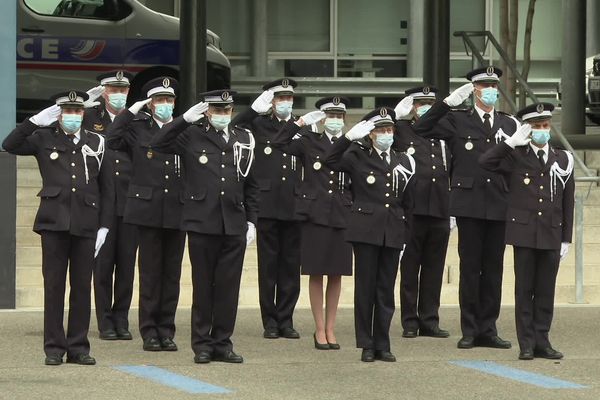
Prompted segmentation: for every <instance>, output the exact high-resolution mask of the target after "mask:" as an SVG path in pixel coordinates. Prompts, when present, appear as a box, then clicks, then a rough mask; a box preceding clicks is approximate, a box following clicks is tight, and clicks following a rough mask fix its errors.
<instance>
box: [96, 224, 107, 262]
mask: <svg viewBox="0 0 600 400" xmlns="http://www.w3.org/2000/svg"><path fill="white" fill-rule="evenodd" d="M106 235H108V228H100V229H98V234H97V235H96V247H95V248H96V252H95V253H94V258H96V257H97V256H98V253H99V252H100V249H101V248H102V245H103V244H104V241H105V240H106Z"/></svg>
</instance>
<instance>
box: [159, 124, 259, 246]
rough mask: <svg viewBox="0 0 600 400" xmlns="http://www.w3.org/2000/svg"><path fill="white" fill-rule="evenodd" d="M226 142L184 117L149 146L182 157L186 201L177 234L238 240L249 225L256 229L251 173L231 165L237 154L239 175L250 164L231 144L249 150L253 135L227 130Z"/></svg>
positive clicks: (205, 126) (210, 129) (247, 155)
mask: <svg viewBox="0 0 600 400" xmlns="http://www.w3.org/2000/svg"><path fill="white" fill-rule="evenodd" d="M228 131H229V141H228V142H227V143H225V141H224V140H223V139H222V138H221V136H220V135H219V134H218V133H217V131H216V130H215V128H214V127H212V126H211V125H210V124H209V123H208V122H206V121H205V120H201V122H200V124H198V125H195V124H189V123H187V122H186V121H185V120H184V119H183V117H179V118H176V119H175V120H173V122H172V123H169V124H166V125H164V126H163V127H162V129H161V131H160V132H159V133H158V134H157V135H155V136H154V138H153V139H152V142H151V145H152V147H153V148H155V149H158V150H160V151H162V152H165V153H172V154H178V155H180V156H181V158H182V161H183V165H184V169H185V172H186V174H185V180H184V189H185V191H184V196H183V199H184V200H183V202H184V204H183V212H182V220H181V229H182V230H184V231H192V232H198V233H204V234H217V235H220V234H223V233H224V234H226V235H240V234H245V233H246V230H247V221H250V222H252V223H254V224H256V220H257V214H258V186H257V184H256V181H255V180H254V178H253V176H252V168H253V166H252V167H250V173H249V174H248V175H247V176H246V177H244V176H243V175H242V174H241V173H238V167H237V165H236V163H237V160H235V159H234V157H235V154H238V155H239V157H240V159H239V166H240V169H241V172H244V173H245V172H246V168H247V166H248V165H249V163H251V162H252V160H251V157H250V152H249V151H248V150H234V147H235V143H236V142H239V143H242V144H250V143H251V141H252V134H251V133H250V132H249V131H248V130H246V129H243V128H239V127H236V126H234V125H230V126H229V129H228Z"/></svg>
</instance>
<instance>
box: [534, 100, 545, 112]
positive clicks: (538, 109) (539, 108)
mask: <svg viewBox="0 0 600 400" xmlns="http://www.w3.org/2000/svg"><path fill="white" fill-rule="evenodd" d="M535 109H536V110H537V112H538V113H539V114H541V113H542V112H544V105H543V104H541V103H540V104H538V105H537V107H536V108H535Z"/></svg>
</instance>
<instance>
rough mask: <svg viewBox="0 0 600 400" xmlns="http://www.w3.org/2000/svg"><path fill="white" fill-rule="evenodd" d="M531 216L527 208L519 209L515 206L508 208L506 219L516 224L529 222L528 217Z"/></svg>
mask: <svg viewBox="0 0 600 400" xmlns="http://www.w3.org/2000/svg"><path fill="white" fill-rule="evenodd" d="M530 217H531V211H529V210H519V209H516V208H509V209H508V221H509V222H516V223H518V224H527V223H529V218H530Z"/></svg>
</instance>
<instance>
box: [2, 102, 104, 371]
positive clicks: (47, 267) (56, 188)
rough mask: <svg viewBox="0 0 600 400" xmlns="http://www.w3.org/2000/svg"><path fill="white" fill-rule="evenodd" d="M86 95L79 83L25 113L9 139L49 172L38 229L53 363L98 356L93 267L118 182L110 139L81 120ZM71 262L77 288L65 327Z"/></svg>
mask: <svg viewBox="0 0 600 400" xmlns="http://www.w3.org/2000/svg"><path fill="white" fill-rule="evenodd" d="M86 99H87V94H85V93H82V92H76V91H70V92H66V93H61V94H58V95H56V96H54V98H53V100H55V102H56V104H55V105H54V106H51V107H49V108H46V109H45V110H42V111H41V112H40V113H38V114H36V115H34V116H33V117H31V118H30V119H28V120H26V121H24V122H23V123H22V124H21V125H19V126H18V127H17V128H15V130H13V131H12V132H11V134H10V135H8V136H7V137H6V139H5V140H4V143H3V144H2V146H3V147H4V149H5V150H6V151H8V152H9V153H12V154H17V155H32V156H35V158H36V160H37V162H38V166H39V169H40V173H41V175H42V185H43V186H42V190H40V192H39V193H38V196H39V197H40V199H41V200H40V207H39V209H38V213H37V215H36V218H35V223H34V225H33V230H34V231H35V232H36V233H38V234H40V236H41V240H42V273H43V276H44V352H45V353H46V360H45V363H46V365H60V364H62V361H63V355H64V354H65V353H67V362H69V363H77V364H82V365H93V364H95V363H96V360H95V359H94V358H93V357H91V356H90V355H89V353H90V343H89V341H88V337H87V334H88V329H89V324H90V311H91V310H90V297H91V293H90V291H91V280H92V268H93V266H94V257H95V256H96V255H97V254H98V251H99V250H100V248H101V247H102V244H103V243H104V240H105V239H106V234H107V233H108V229H109V228H110V227H111V222H112V219H113V212H114V187H113V183H112V179H111V176H110V165H108V164H103V163H102V159H103V155H104V139H103V138H102V137H101V136H100V135H96V134H94V133H93V132H89V131H86V130H85V129H82V128H81V121H82V119H83V105H84V101H85V100H86ZM57 119H58V122H57ZM107 169H108V170H107ZM67 268H68V270H69V282H70V288H71V289H70V293H69V322H68V327H67V333H66V335H65V330H64V327H63V314H64V297H65V280H66V276H67Z"/></svg>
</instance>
